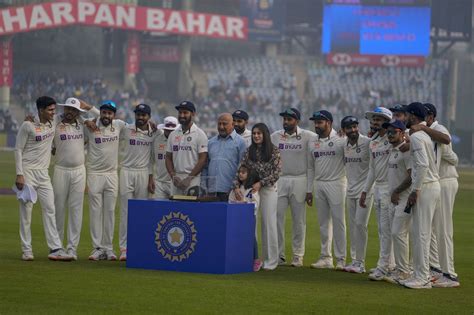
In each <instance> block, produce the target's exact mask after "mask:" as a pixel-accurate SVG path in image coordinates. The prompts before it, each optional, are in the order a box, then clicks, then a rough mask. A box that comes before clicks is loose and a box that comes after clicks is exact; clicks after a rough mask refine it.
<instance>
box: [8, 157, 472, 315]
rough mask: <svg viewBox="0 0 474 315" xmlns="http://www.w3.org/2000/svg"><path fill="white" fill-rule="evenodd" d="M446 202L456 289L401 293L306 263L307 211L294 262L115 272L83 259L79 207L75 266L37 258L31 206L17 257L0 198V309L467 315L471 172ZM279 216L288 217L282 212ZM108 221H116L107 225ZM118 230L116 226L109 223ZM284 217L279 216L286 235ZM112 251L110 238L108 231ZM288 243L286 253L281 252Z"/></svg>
mask: <svg viewBox="0 0 474 315" xmlns="http://www.w3.org/2000/svg"><path fill="white" fill-rule="evenodd" d="M0 169H1V177H0V187H2V188H7V187H11V186H12V183H13V181H14V173H15V170H14V163H13V153H12V152H8V153H6V152H0ZM460 183H461V185H460V190H459V193H458V196H457V199H456V207H455V214H454V220H455V262H456V270H457V272H458V273H459V278H460V281H461V288H457V289H432V290H409V289H405V288H402V287H400V286H396V285H392V284H388V283H385V282H371V281H369V280H368V279H367V275H356V274H348V273H344V272H337V271H329V270H314V269H310V268H309V267H308V266H309V264H310V263H312V262H313V261H314V260H315V259H316V258H317V257H318V256H319V255H318V254H319V228H318V224H317V218H316V211H315V209H314V208H313V209H308V220H307V221H308V222H307V241H306V256H305V267H304V268H298V269H295V268H291V267H280V268H278V269H277V270H276V271H273V272H263V271H262V272H258V273H248V274H240V275H225V276H224V275H206V274H190V273H177V272H164V271H150V270H136V269H127V268H125V263H119V262H105V261H101V262H90V261H87V260H86V259H87V256H88V254H89V252H90V249H91V248H90V246H91V245H90V237H89V224H88V220H89V218H88V209H87V205H86V207H85V209H84V223H83V229H82V238H81V244H80V248H79V260H78V261H77V262H70V263H60V262H50V261H48V260H47V258H46V256H47V253H48V251H47V247H46V242H45V240H44V234H43V228H42V222H41V215H40V211H41V210H40V208H39V206H38V205H36V206H35V208H34V210H33V223H32V233H33V248H34V251H35V261H33V262H23V261H21V259H20V256H21V251H20V240H19V235H18V203H17V201H16V200H15V198H14V196H0V233H1V237H0V297H1V298H0V314H10V313H35V314H36V313H48V314H52V313H116V314H117V313H191V312H196V313H237V314H242V313H243V314H248V313H250V314H254V313H293V314H299V313H333V314H341V313H344V314H345V313H405V314H413V313H418V314H427V313H453V314H473V312H474V301H473V297H474V269H473V261H474V246H473V241H474V233H473V231H474V229H473V227H474V216H473V214H472V207H473V201H474V198H473V194H474V172H473V171H468V170H466V171H462V172H461V178H460ZM288 217H289V216H288ZM116 222H117V223H118V220H117V221H116ZM116 227H117V229H118V225H117V224H116ZM289 227H290V221H289V220H288V222H287V231H288V234H287V235H288V237H287V242H288V241H289V239H290V237H289V234H290V233H289V231H290V230H289ZM369 233H370V235H369V250H368V255H367V266H368V267H369V268H370V267H373V266H374V264H375V262H376V259H377V254H378V239H377V229H376V224H375V215H374V214H372V216H371V221H370V227H369ZM115 244H116V249H117V248H118V245H117V235H116V237H115ZM289 249H290V246H289V242H288V244H287V256H288V257H290V258H291V252H290V250H289Z"/></svg>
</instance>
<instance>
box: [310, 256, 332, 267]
mask: <svg viewBox="0 0 474 315" xmlns="http://www.w3.org/2000/svg"><path fill="white" fill-rule="evenodd" d="M310 267H311V268H315V269H334V265H333V262H332V258H331V257H321V258H319V259H318V261H317V262H315V263H313V264H311V266H310Z"/></svg>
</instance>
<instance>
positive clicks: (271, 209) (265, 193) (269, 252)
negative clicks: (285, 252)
mask: <svg viewBox="0 0 474 315" xmlns="http://www.w3.org/2000/svg"><path fill="white" fill-rule="evenodd" d="M259 194H260V213H261V216H262V222H261V223H262V226H261V227H262V257H263V268H265V269H275V268H276V267H277V266H278V232H277V203H278V189H277V186H276V185H274V186H272V187H262V188H261V189H260V191H259Z"/></svg>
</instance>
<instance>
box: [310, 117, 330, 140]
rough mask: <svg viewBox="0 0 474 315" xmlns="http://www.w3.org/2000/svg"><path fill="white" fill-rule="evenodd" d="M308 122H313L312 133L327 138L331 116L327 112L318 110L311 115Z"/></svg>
mask: <svg viewBox="0 0 474 315" xmlns="http://www.w3.org/2000/svg"><path fill="white" fill-rule="evenodd" d="M309 120H312V121H313V122H314V131H315V132H316V133H317V134H318V135H319V136H320V137H321V136H323V137H327V136H328V135H329V133H330V132H331V130H332V122H333V118H332V114H331V113H330V112H328V111H327V110H320V111H317V112H314V113H313V116H311V118H310V119H309Z"/></svg>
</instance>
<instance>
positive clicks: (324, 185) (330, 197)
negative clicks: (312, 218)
mask: <svg viewBox="0 0 474 315" xmlns="http://www.w3.org/2000/svg"><path fill="white" fill-rule="evenodd" d="M314 187H316V188H315V200H316V208H317V210H318V221H319V230H320V233H321V258H324V257H332V253H331V252H332V251H331V245H332V242H333V240H334V255H335V256H336V259H337V260H345V259H346V219H345V203H346V188H347V180H346V178H345V177H344V178H343V179H339V180H335V181H315V183H314Z"/></svg>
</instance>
